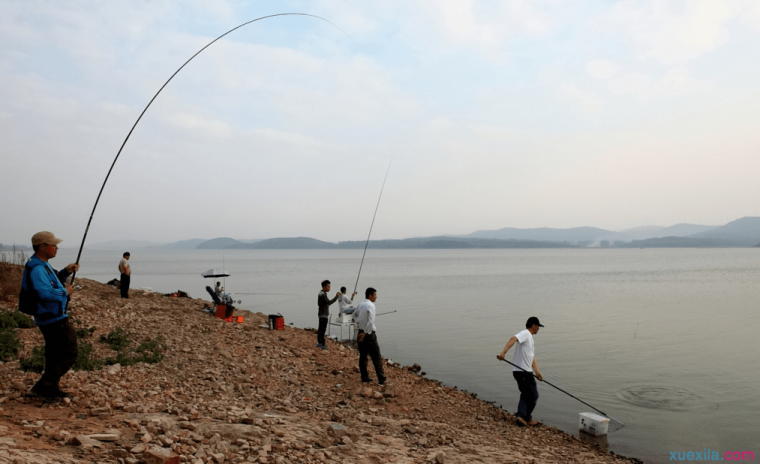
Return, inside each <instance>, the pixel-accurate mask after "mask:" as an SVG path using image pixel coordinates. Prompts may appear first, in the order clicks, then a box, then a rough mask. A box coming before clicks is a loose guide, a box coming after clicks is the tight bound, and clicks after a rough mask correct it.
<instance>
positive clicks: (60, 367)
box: [21, 232, 79, 398]
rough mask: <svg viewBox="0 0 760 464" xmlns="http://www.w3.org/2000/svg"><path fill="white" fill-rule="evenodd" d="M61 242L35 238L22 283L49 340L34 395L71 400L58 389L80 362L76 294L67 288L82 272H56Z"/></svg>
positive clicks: (50, 237)
mask: <svg viewBox="0 0 760 464" xmlns="http://www.w3.org/2000/svg"><path fill="white" fill-rule="evenodd" d="M59 243H61V239H59V238H56V236H55V235H53V233H52V232H37V233H36V234H34V236H32V248H33V249H34V255H33V256H32V258H31V259H30V260H29V261H28V262H27V263H26V266H25V267H24V276H23V277H22V279H21V289H22V293H23V292H26V297H27V298H28V299H29V301H33V302H34V304H35V306H36V314H35V315H34V323H35V324H37V327H39V329H40V332H42V336H43V337H45V372H44V373H43V374H42V377H40V380H39V381H37V383H36V384H35V385H34V386H33V387H32V389H31V392H32V393H33V394H35V395H38V396H41V397H43V398H61V397H66V396H68V395H67V394H66V393H65V392H63V391H62V390H61V389H60V387H59V386H58V382H59V381H60V380H61V377H63V375H64V374H66V372H68V371H69V369H71V366H73V365H74V362H75V361H76V359H77V354H78V352H77V336H76V331H75V330H74V327H73V325H72V324H71V323H69V315H68V314H67V312H66V311H67V306H68V303H69V297H70V296H71V294H72V293H73V292H74V288H73V287H72V286H71V285H65V284H64V282H66V278H67V277H68V276H69V275H70V274H71V273H72V272H76V271H77V270H79V265H78V264H73V263H72V264H69V265H68V266H66V268H65V269H63V270H61V271H60V272H56V271H55V269H53V268H52V267H51V266H50V264H49V263H48V260H50V259H52V258H55V256H56V255H57V254H58V244H59Z"/></svg>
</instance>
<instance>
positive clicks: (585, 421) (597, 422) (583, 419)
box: [578, 412, 610, 436]
mask: <svg viewBox="0 0 760 464" xmlns="http://www.w3.org/2000/svg"><path fill="white" fill-rule="evenodd" d="M609 426H610V418H609V417H604V416H600V415H599V414H594V413H592V412H582V413H580V414H579V417H578V428H579V429H580V430H581V432H586V433H590V434H591V435H596V436H600V435H607V429H608V428H609Z"/></svg>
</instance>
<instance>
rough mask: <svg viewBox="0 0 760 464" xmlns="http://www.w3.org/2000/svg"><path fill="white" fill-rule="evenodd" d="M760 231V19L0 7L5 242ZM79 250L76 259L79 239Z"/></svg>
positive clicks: (738, 14) (552, 12) (682, 7)
mask: <svg viewBox="0 0 760 464" xmlns="http://www.w3.org/2000/svg"><path fill="white" fill-rule="evenodd" d="M288 12H300V13H308V14H311V15H316V16H320V17H321V18H325V19H326V20H328V21H329V22H328V21H324V20H321V19H318V18H313V17H307V16H279V17H274V18H267V19H264V20H261V21H257V22H253V23H251V24H248V25H246V26H244V27H242V28H240V29H237V30H236V31H234V32H232V33H231V34H229V35H227V36H225V37H224V38H223V39H221V40H219V41H218V42H216V43H214V44H213V45H211V46H210V47H209V48H207V49H206V50H205V51H203V52H202V53H201V54H199V55H198V56H197V57H196V58H194V59H193V60H192V61H191V62H190V63H189V64H188V65H187V66H185V67H184V68H183V69H182V71H181V72H179V73H178V74H177V75H176V77H174V78H173V80H172V81H171V82H169V84H168V85H167V86H166V87H165V88H164V90H163V91H162V92H161V93H160V94H159V95H158V97H157V98H156V99H155V101H154V102H153V103H152V105H151V106H150V108H149V109H148V110H147V112H146V113H145V114H144V116H143V117H142V119H141V120H140V122H139V124H138V125H137V126H136V128H135V130H134V131H133V132H132V134H131V136H130V138H129V140H128V141H127V143H126V145H125V146H124V149H123V150H122V152H121V155H120V156H119V158H118V160H117V162H116V164H115V166H114V168H113V171H112V173H111V175H110V177H109V179H108V182H107V183H106V185H105V188H104V189H103V193H102V196H101V198H100V202H99V204H98V207H97V209H96V210H95V213H94V216H93V217H92V222H91V226H90V229H89V233H88V238H87V240H88V242H91V243H98V242H106V241H111V240H145V241H154V242H173V241H176V240H183V239H191V238H214V237H220V236H225V237H233V238H238V239H257V238H258V239H262V238H271V237H295V236H308V237H314V238H317V239H320V240H327V241H342V240H363V239H365V238H366V236H367V232H368V231H369V226H370V223H371V221H372V216H373V213H374V209H375V205H376V204H377V201H378V196H379V193H380V189H381V187H382V185H383V179H384V176H385V174H386V170H388V169H389V166H390V169H389V171H388V177H387V182H386V184H385V187H384V191H383V195H382V198H381V201H380V206H379V210H378V213H377V218H376V221H375V225H374V229H373V232H372V238H375V239H393V238H407V237H414V236H431V235H439V234H467V233H470V232H473V231H476V230H484V229H499V228H503V227H520V228H531V227H556V228H568V227H578V226H595V227H601V228H604V229H609V230H624V229H627V228H632V227H638V226H646V225H661V226H669V225H673V224H677V223H683V222H687V223H692V224H708V225H721V224H725V223H726V222H729V221H731V220H734V219H737V218H739V217H742V216H760V206H758V201H757V200H758V191H760V189H758V185H757V173H758V172H760V156H758V154H759V153H758V147H760V130H757V128H758V127H760V112H759V111H758V110H757V108H760V79H758V78H757V76H760V59H758V57H760V40H759V39H760V3H758V2H754V1H741V0H735V1H731V2H724V1H701V0H688V1H678V0H673V1H644V0H642V1H617V2H616V1H572V2H571V1H566V2H563V1H547V2H542V1H531V2H528V1H512V0H500V1H468V0H456V1H453V0H435V1H432V0H431V1H425V0H420V1H414V2H409V1H395V0H384V1H382V2H359V1H328V0H317V1H309V2H302V1H282V2H261V1H255V2H254V1H223V0H213V1H211V0H199V1H178V0H177V1H170V0H151V1H120V0H110V1H108V2H103V1H76V0H70V1H66V2H60V1H37V0H23V1H21V0H15V1H5V0H2V1H0V243H5V244H10V243H18V244H27V243H28V242H29V240H30V237H31V236H32V235H33V234H34V233H35V232H37V231H40V230H50V231H53V232H54V233H55V234H56V235H57V236H59V237H61V238H63V239H64V240H65V242H64V245H66V244H68V246H76V245H77V244H78V243H79V242H80V241H81V238H82V235H83V234H84V231H85V227H86V226H87V222H88V219H89V218H90V214H91V212H92V208H93V204H94V203H95V200H96V198H97V196H98V192H99V191H100V188H101V185H102V184H103V180H104V178H105V176H106V174H107V173H108V170H109V168H110V167H111V163H113V160H114V158H115V157H116V154H117V153H118V151H119V148H120V146H121V144H122V143H123V142H124V140H125V138H126V137H127V134H128V133H129V131H130V129H131V128H132V125H133V124H134V123H135V121H136V120H137V118H138V117H139V116H140V114H141V112H142V111H143V109H144V108H145V106H146V105H147V104H148V102H150V100H151V98H153V96H154V95H155V94H156V92H157V91H158V90H159V89H160V88H161V86H162V85H163V84H164V83H165V82H166V80H167V79H169V77H170V76H172V74H173V73H174V72H175V71H176V70H177V69H178V68H179V67H180V66H182V64H183V63H184V62H185V61H186V60H187V59H189V58H190V57H191V56H193V54H195V53H196V52H197V51H198V50H200V49H201V48H202V47H203V46H205V45H206V44H208V43H209V42H211V41H212V40H214V39H215V38H216V37H218V36H219V35H222V34H223V33H225V32H226V31H228V30H230V29H232V28H234V27H235V26H238V25H240V24H242V23H245V22H247V21H250V20H252V19H255V18H258V17H262V16H266V15H272V14H277V13H288ZM753 128H754V129H753ZM64 245H62V246H64Z"/></svg>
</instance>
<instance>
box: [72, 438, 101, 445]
mask: <svg viewBox="0 0 760 464" xmlns="http://www.w3.org/2000/svg"><path fill="white" fill-rule="evenodd" d="M71 444H72V445H74V446H84V447H88V446H89V447H93V446H100V444H101V443H100V442H99V441H98V440H93V439H92V438H90V437H88V436H87V435H77V436H75V437H74V438H72V439H71Z"/></svg>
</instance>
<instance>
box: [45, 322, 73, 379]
mask: <svg viewBox="0 0 760 464" xmlns="http://www.w3.org/2000/svg"><path fill="white" fill-rule="evenodd" d="M38 327H39V328H40V332H42V336H43V337H45V372H43V374H42V377H40V380H39V381H38V382H37V384H38V385H39V386H40V387H42V388H43V389H55V388H58V381H60V380H61V377H63V375H64V374H65V373H66V372H68V371H69V369H71V366H73V365H74V362H75V361H76V360H77V354H78V350H77V334H76V331H75V330H74V325H73V324H71V323H70V322H69V318H68V317H66V318H63V319H61V320H60V321H57V322H53V323H52V324H48V325H40V326H38Z"/></svg>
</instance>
